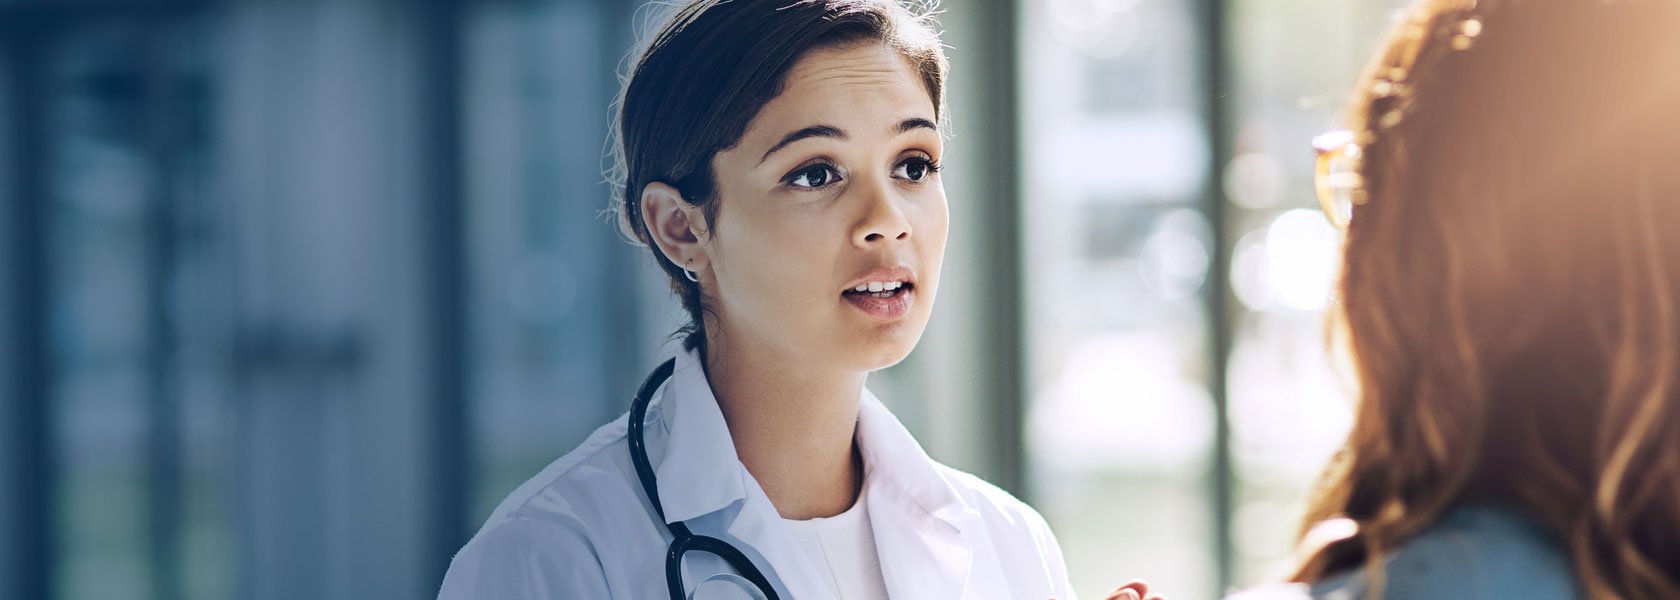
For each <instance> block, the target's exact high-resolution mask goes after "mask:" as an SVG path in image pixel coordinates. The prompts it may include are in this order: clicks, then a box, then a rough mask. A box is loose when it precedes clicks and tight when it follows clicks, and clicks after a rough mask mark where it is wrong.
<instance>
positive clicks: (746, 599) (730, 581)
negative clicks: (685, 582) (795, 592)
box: [688, 573, 767, 600]
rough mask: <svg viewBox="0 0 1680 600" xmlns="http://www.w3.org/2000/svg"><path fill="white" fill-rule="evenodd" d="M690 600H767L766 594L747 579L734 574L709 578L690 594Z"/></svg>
mask: <svg viewBox="0 0 1680 600" xmlns="http://www.w3.org/2000/svg"><path fill="white" fill-rule="evenodd" d="M688 598H689V600H767V599H766V598H765V597H764V593H763V592H760V591H758V589H757V588H755V587H753V583H752V582H751V581H748V580H747V578H745V577H742V576H740V575H736V574H734V573H718V574H716V575H713V576H711V577H707V578H706V580H705V581H702V582H700V585H697V586H694V591H693V592H690V593H689V594H688Z"/></svg>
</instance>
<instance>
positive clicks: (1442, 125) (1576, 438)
mask: <svg viewBox="0 0 1680 600" xmlns="http://www.w3.org/2000/svg"><path fill="white" fill-rule="evenodd" d="M1409 17H1410V18H1408V19H1407V20H1405V21H1404V22H1402V23H1400V24H1398V25H1397V26H1396V27H1395V29H1394V31H1393V33H1392V34H1391V35H1390V37H1389V40H1388V42H1387V43H1386V44H1385V46H1384V48H1383V50H1381V51H1380V52H1379V54H1378V56H1377V58H1376V60H1375V62H1374V63H1373V64H1372V65H1371V67H1370V68H1369V69H1368V70H1367V72H1366V74H1365V76H1364V77H1363V78H1362V80H1361V83H1360V84H1359V88H1358V89H1357V90H1356V92H1355V100H1354V103H1353V110H1352V115H1351V119H1350V121H1351V128H1352V129H1353V130H1354V131H1355V132H1356V134H1357V137H1358V139H1359V140H1360V141H1361V142H1362V146H1363V148H1362V149H1363V152H1362V164H1361V165H1360V167H1359V173H1360V175H1361V176H1362V178H1363V182H1364V184H1363V187H1364V191H1365V198H1364V204H1362V205H1359V206H1357V207H1356V208H1355V210H1354V213H1353V218H1352V222H1351V224H1350V225H1349V228H1348V232H1347V242H1346V246H1345V248H1344V267H1343V268H1344V271H1343V273H1342V280H1341V283H1340V294H1341V298H1342V303H1341V305H1340V309H1339V311H1340V314H1339V315H1338V316H1337V323H1336V326H1335V327H1334V328H1333V331H1334V332H1335V333H1333V335H1334V336H1336V337H1338V338H1340V337H1341V336H1345V341H1346V342H1347V345H1348V347H1349V348H1350V349H1351V351H1352V354H1353V359H1354V364H1355V365H1356V366H1355V369H1356V373H1357V380H1358V387H1359V390H1360V392H1359V394H1360V401H1359V405H1358V409H1357V415H1356V417H1355V420H1354V425H1353V429H1352V432H1351V434H1350V435H1349V438H1348V440H1347V442H1346V444H1345V446H1344V447H1343V449H1342V450H1341V451H1340V452H1339V453H1338V455H1337V457H1336V459H1335V460H1333V461H1332V464H1331V465H1330V467H1329V469H1327V471H1326V472H1325V474H1324V476H1323V479H1322V480H1321V482H1320V486H1319V488H1318V489H1317V490H1316V491H1315V497H1314V498H1313V499H1312V500H1311V502H1310V506H1309V510H1308V514H1307V519H1306V523H1305V526H1304V528H1303V529H1304V530H1307V531H1310V530H1311V529H1312V528H1313V527H1314V526H1316V525H1319V524H1321V523H1325V522H1331V521H1332V520H1338V519H1346V520H1347V521H1338V522H1339V523H1342V524H1344V525H1345V524H1349V523H1348V521H1351V524H1353V525H1355V527H1351V528H1347V529H1348V530H1349V531H1351V532H1353V533H1351V535H1349V536H1346V537H1342V538H1340V539H1336V540H1332V541H1328V542H1327V543H1324V544H1323V545H1318V546H1316V547H1313V546H1308V545H1307V544H1306V543H1304V544H1303V546H1307V547H1304V548H1303V550H1304V551H1306V553H1307V555H1306V559H1305V561H1304V562H1303V564H1302V566H1301V567H1300V570H1299V571H1298V572H1297V574H1296V579H1297V580H1300V581H1308V582H1312V581H1318V580H1320V579H1322V578H1324V577H1325V576H1327V575H1329V574H1331V573H1334V572H1336V571H1341V570H1345V569H1350V568H1358V567H1361V566H1364V567H1365V568H1366V569H1367V574H1368V575H1370V577H1371V579H1372V584H1373V589H1376V590H1380V589H1381V588H1382V569H1381V566H1382V560H1383V557H1384V555H1385V553H1387V552H1390V551H1392V550H1393V549H1395V548H1396V547H1398V546H1399V545H1401V544H1403V543H1405V542H1406V541H1407V540H1408V539H1410V538H1412V537H1413V536H1415V535H1417V534H1418V533H1420V532H1422V531H1423V530H1425V529H1427V528H1428V527H1429V526H1431V525H1432V524H1434V523H1435V522H1436V521H1438V520H1439V519H1440V518H1441V517H1442V516H1443V515H1444V513H1445V512H1447V511H1449V510H1451V509H1453V508H1455V507H1459V506H1464V505H1491V506H1497V507H1503V508H1505V509H1508V510H1513V511H1516V512H1519V513H1521V514H1524V515H1527V516H1528V517H1529V518H1531V519H1533V520H1534V521H1535V522H1537V523H1540V524H1541V525H1543V526H1544V527H1545V528H1546V529H1548V530H1550V531H1551V532H1552V533H1553V534H1555V536H1556V537H1557V539H1558V540H1560V543H1562V544H1563V545H1564V546H1566V547H1567V549H1568V551H1569V553H1570V555H1571V556H1572V559H1573V563H1574V566H1575V570H1576V574H1577V575H1578V576H1579V578H1580V580H1581V582H1582V585H1583V586H1584V591H1585V592H1586V593H1587V594H1588V595H1589V596H1591V597H1593V598H1629V599H1646V598H1680V110H1676V109H1677V108H1680V35H1676V33H1675V30H1674V28H1675V26H1676V25H1677V24H1680V2H1675V1H1673V0H1616V1H1597V0H1592V1H1586V0H1480V1H1479V2H1476V1H1470V0H1423V1H1421V2H1419V3H1417V4H1416V5H1415V6H1414V7H1413V8H1412V10H1411V12H1410V15H1409ZM1313 537H1316V536H1311V535H1305V536H1304V539H1308V540H1310V539H1311V538H1313Z"/></svg>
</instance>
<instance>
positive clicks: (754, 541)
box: [438, 352, 1074, 600]
mask: <svg viewBox="0 0 1680 600" xmlns="http://www.w3.org/2000/svg"><path fill="white" fill-rule="evenodd" d="M676 358H677V364H676V369H675V371H674V372H673V373H672V376H671V378H670V380H668V381H667V382H666V383H665V385H664V386H662V387H661V388H660V391H659V392H658V393H657V394H656V395H655V397H654V399H653V401H652V402H651V403H650V405H649V408H648V416H647V421H646V425H645V427H644V429H643V433H644V434H645V436H646V437H647V448H648V459H649V462H650V463H651V464H652V465H653V467H654V472H655V474H656V475H657V478H658V487H659V497H660V499H661V501H663V502H664V505H665V516H666V518H667V519H668V520H669V521H671V522H675V521H687V522H688V525H689V527H690V529H691V530H692V531H693V532H694V534H696V535H709V536H713V537H718V538H721V539H723V540H725V541H728V542H730V543H732V544H734V545H735V546H736V547H737V548H739V549H741V550H742V552H744V553H745V554H746V555H747V556H749V557H750V558H751V559H752V560H753V562H754V564H756V565H758V566H759V568H760V569H761V570H764V571H765V575H766V576H767V577H769V579H770V581H771V583H772V585H774V586H775V587H776V591H777V593H778V594H779V595H780V596H781V597H782V598H791V599H797V600H833V599H834V594H833V593H832V592H831V591H830V590H829V588H828V587H827V585H826V584H825V583H824V579H823V577H822V575H821V574H820V573H818V572H817V570H816V567H815V566H813V565H812V564H811V562H810V560H809V559H807V558H806V554H805V553H804V552H803V551H801V550H800V547H799V543H798V541H797V540H795V538H794V537H793V535H792V533H791V532H789V531H788V530H787V529H786V528H785V527H784V526H783V523H782V521H781V518H780V517H779V516H778V515H777V513H776V509H775V508H774V507H773V506H771V504H770V500H769V498H768V497H766V496H765V495H764V491H763V490H762V489H761V488H760V487H759V486H758V483H757V482H756V481H755V480H754V479H753V477H752V475H751V474H749V473H748V472H747V470H746V467H744V466H742V464H741V462H740V460H739V458H738V457H737V455H736V454H735V447H734V444H733V443H732V442H731V441H730V438H729V430H728V428H727V426H726V425H725V423H724V420H723V413H722V412H721V411H720V410H719V409H718V405H717V400H716V398H715V397H714V396H713V395H712V392H711V387H710V385H708V384H707V382H706V377H705V375H704V373H703V372H702V370H701V367H700V361H699V359H698V357H696V356H695V355H694V354H693V353H689V352H684V353H679V354H678V355H677V357H676ZM626 427H627V418H626V417H620V418H619V419H617V420H615V421H613V422H612V423H609V424H607V425H605V426H603V427H601V428H600V429H598V430H596V431H595V433H594V434H592V435H590V437H589V439H588V440H586V441H584V443H583V444H582V445H581V446H578V448H577V449H575V450H573V451H572V452H570V453H568V454H566V455H565V456H562V457H560V459H559V460H557V461H555V462H554V463H552V464H550V465H549V466H548V467H547V468H545V469H543V471H542V472H541V473H539V474H537V476H536V477H533V478H531V479H530V480H529V481H527V482H525V484H524V485H521V486H519V488H518V489H517V490H515V491H514V492H513V493H512V494H510V495H509V496H508V497H507V499H505V500H503V501H502V503H501V505H500V506H498V507H497V508H496V510H495V512H494V513H493V514H492V515H491V517H490V519H489V520H488V521H487V522H485V524H484V526H483V527H482V528H481V529H479V531H478V534H477V535H475V536H473V538H472V540H471V541H469V542H467V545H466V546H464V547H462V548H461V550H460V552H458V553H457V554H456V555H455V559H454V561H453V562H452V563H451V564H450V567H449V573H448V574H447V575H446V576H445V577H444V580H443V588H442V590H441V591H440V592H439V594H438V598H439V599H440V600H465V599H469V598H471V599H482V600H501V599H521V600H523V599H530V600H536V599H538V598H542V599H560V598H564V599H571V598H588V599H597V598H600V599H605V598H619V599H634V600H648V599H654V600H658V599H664V598H667V597H668V592H667V591H666V583H665V551H666V546H667V544H669V542H670V540H671V536H670V533H669V531H668V530H667V529H666V528H665V527H663V526H660V525H658V524H657V523H655V519H657V518H658V517H657V516H656V513H655V512H654V511H653V508H652V505H651V503H649V501H648V500H647V498H646V496H645V495H644V494H643V493H642V491H641V485H640V483H638V480H637V478H636V471H635V467H633V466H632V465H631V461H630V451H629V446H628V442H627V441H626V440H627V436H626V431H627V429H626ZM858 442H859V447H860V449H861V453H862V455H863V459H864V461H866V462H867V463H868V466H869V477H868V479H867V480H866V481H865V484H864V490H863V493H865V494H868V506H869V511H870V520H871V523H872V526H873V527H872V528H873V530H874V534H875V544H876V547H877V551H878V553H879V555H880V560H881V570H882V574H883V575H884V577H885V580H886V584H887V590H888V592H889V593H890V594H891V596H892V597H893V598H898V599H904V600H941V599H981V598H988V599H989V598H1009V599H1028V600H1044V599H1046V598H1050V597H1056V598H1060V599H1062V600H1073V598H1074V594H1073V591H1072V589H1070V587H1069V585H1068V579H1067V567H1066V566H1065V565H1064V564H1063V562H1062V552H1061V549H1060V548H1059V547H1058V546H1057V545H1056V538H1055V536H1054V535H1052V534H1051V532H1050V528H1049V527H1048V526H1047V525H1046V524H1045V522H1044V519H1043V518H1042V517H1040V516H1039V514H1038V513H1037V512H1034V511H1033V509H1032V508H1030V507H1028V506H1027V505H1025V504H1023V503H1021V502H1020V501H1019V500H1016V499H1015V498H1014V497H1012V496H1010V495H1009V494H1008V493H1006V492H1004V491H1002V490H1000V489H998V488H997V487H994V486H992V485H991V484H988V483H986V482H984V481H981V480H980V479H979V478H976V477H974V476H972V475H968V474H966V473H962V472H960V471H957V470H954V469H951V468H949V467H946V466H944V465H941V464H939V463H937V462H934V461H933V459H931V458H928V455H927V453H926V452H923V451H922V448H921V446H920V445H918V444H917V443H916V440H915V439H913V438H911V437H910V433H909V432H908V431H906V430H905V429H904V426H903V425H902V424H900V423H899V422H898V419H897V418H895V417H894V416H893V415H892V413H890V412H888V411H887V409H886V407H885V406H883V405H882V404H881V402H880V401H879V400H877V399H876V398H875V397H874V395H872V394H870V393H869V392H868V391H867V390H866V391H864V392H863V397H862V399H861V406H860V410H859V414H858ZM683 562H684V567H683V572H684V575H685V577H684V583H685V588H684V589H685V590H688V591H689V593H690V594H691V595H692V596H694V597H698V598H752V597H755V596H754V595H753V594H752V593H750V592H745V591H743V590H741V589H740V588H741V586H740V585H737V584H736V583H737V582H744V581H745V580H743V579H740V578H738V577H736V576H735V575H734V571H733V570H731V569H729V568H727V566H726V564H725V563H724V562H723V560H722V559H719V558H717V557H715V556H713V555H711V554H708V553H705V552H698V551H693V552H689V553H688V554H687V555H686V557H685V558H684V561H683ZM748 587H750V586H748Z"/></svg>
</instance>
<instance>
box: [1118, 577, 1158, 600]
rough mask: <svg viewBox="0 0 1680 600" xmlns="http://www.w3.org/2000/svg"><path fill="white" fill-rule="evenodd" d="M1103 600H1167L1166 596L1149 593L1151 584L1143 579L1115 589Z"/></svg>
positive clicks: (1134, 580)
mask: <svg viewBox="0 0 1680 600" xmlns="http://www.w3.org/2000/svg"><path fill="white" fill-rule="evenodd" d="M1103 600H1167V598H1166V596H1162V595H1160V594H1151V593H1149V584H1148V583H1147V582H1145V581H1143V580H1142V579H1133V580H1132V581H1130V582H1127V583H1126V585H1122V586H1120V587H1117V588H1114V591H1112V592H1109V593H1108V597H1107V598H1104V599H1103Z"/></svg>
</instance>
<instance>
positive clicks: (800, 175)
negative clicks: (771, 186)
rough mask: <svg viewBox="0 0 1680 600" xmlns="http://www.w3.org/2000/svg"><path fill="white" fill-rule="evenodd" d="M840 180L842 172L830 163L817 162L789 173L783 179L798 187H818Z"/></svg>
mask: <svg viewBox="0 0 1680 600" xmlns="http://www.w3.org/2000/svg"><path fill="white" fill-rule="evenodd" d="M839 180H840V172H839V171H836V170H835V169H834V167H833V166H832V165H829V164H828V163H817V164H814V165H810V166H806V167H802V168H800V169H799V170H797V171H794V172H792V173H789V174H788V176H787V177H785V178H783V179H782V181H783V182H784V183H786V184H788V185H791V186H793V187H798V188H807V189H816V188H820V187H823V186H826V185H829V184H832V183H834V182H836V181H839Z"/></svg>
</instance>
